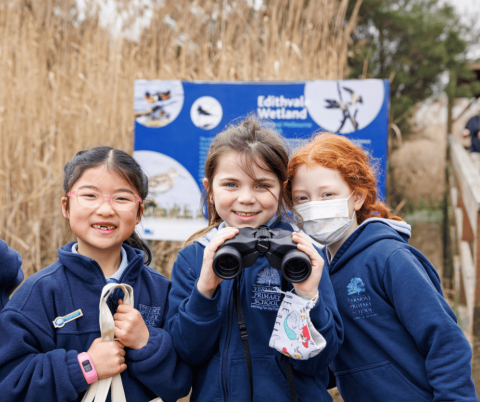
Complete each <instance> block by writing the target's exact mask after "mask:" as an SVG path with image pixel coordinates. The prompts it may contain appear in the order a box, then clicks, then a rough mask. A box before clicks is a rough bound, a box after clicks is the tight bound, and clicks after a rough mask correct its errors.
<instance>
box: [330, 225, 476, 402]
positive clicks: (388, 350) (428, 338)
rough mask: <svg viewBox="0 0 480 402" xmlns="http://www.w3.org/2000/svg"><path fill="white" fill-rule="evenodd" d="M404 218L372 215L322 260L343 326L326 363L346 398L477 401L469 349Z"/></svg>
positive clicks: (361, 401)
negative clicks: (335, 351) (341, 336)
mask: <svg viewBox="0 0 480 402" xmlns="http://www.w3.org/2000/svg"><path fill="white" fill-rule="evenodd" d="M409 237H410V226H409V225H407V224H406V223H405V222H395V221H392V220H387V219H380V218H372V219H368V220H366V221H365V222H364V223H363V224H362V225H360V227H358V228H357V229H356V230H355V231H354V232H353V233H352V234H351V235H350V236H349V237H348V238H347V240H346V241H345V243H344V244H343V245H342V246H341V247H340V249H339V250H338V251H337V253H336V254H335V256H334V257H333V259H332V261H331V262H328V261H329V255H328V252H327V249H326V248H324V249H323V250H322V252H323V253H324V256H325V260H326V261H327V266H328V269H329V271H330V278H331V281H332V284H333V287H334V289H335V295H336V297H337V304H338V309H339V310H340V314H341V316H342V321H343V324H344V326H345V339H344V342H343V345H342V347H341V348H340V350H339V352H338V354H337V356H336V358H335V360H334V361H333V363H332V364H331V369H332V371H333V372H334V373H335V376H336V380H337V386H338V388H339V390H340V393H341V394H342V397H343V399H344V400H345V402H385V401H388V402H413V401H435V402H440V401H456V402H467V401H468V402H473V401H477V400H478V399H477V396H476V394H475V388H474V385H473V382H472V379H471V365H470V360H471V358H472V351H471V348H470V345H469V343H468V341H467V339H466V338H465V336H464V334H463V332H462V330H461V329H460V327H459V326H458V325H457V323H456V317H455V314H454V313H453V311H452V310H451V308H450V307H449V305H448V304H447V302H446V301H445V299H444V298H443V294H442V290H441V286H440V279H439V276H438V274H437V271H436V270H435V268H434V267H433V266H432V264H431V263H430V262H429V261H428V260H427V259H426V258H425V257H424V256H423V255H422V254H421V253H420V252H419V251H418V250H416V249H415V248H413V247H411V246H409V245H408V238H409Z"/></svg>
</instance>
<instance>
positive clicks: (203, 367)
mask: <svg viewBox="0 0 480 402" xmlns="http://www.w3.org/2000/svg"><path fill="white" fill-rule="evenodd" d="M271 227H272V228H275V227H282V228H283V229H286V230H292V229H291V227H290V226H289V225H286V224H282V223H274V224H273V225H272V226H271ZM216 231H217V229H212V231H211V232H209V233H208V234H207V236H206V238H204V239H202V240H200V241H199V242H196V243H193V244H192V245H190V246H188V247H185V248H184V249H183V250H181V251H180V253H179V255H178V257H177V259H176V261H175V264H174V266H173V270H172V289H171V291H170V295H169V306H170V308H169V312H168V319H167V328H168V331H169V332H170V334H171V336H172V339H173V342H174V344H175V348H176V350H177V352H178V354H179V355H180V357H181V358H182V359H183V360H184V361H186V362H188V363H190V364H191V365H192V366H194V374H195V375H194V383H193V391H192V396H191V400H192V401H205V402H207V401H208V402H217V401H232V402H236V401H249V384H248V375H247V366H246V363H245V357H244V352H243V348H242V342H241V339H240V332H239V329H238V323H237V318H236V314H235V307H234V305H233V303H232V289H233V284H234V281H233V280H226V281H222V282H221V284H220V286H219V287H218V288H217V291H216V294H215V296H214V297H213V298H212V299H209V298H206V297H204V296H203V295H202V294H201V293H200V292H199V291H198V289H197V286H196V283H197V279H198V278H199V276H200V271H201V268H202V261H203V252H204V249H205V246H206V244H208V242H209V239H211V238H212V237H213V236H214V235H215V233H216ZM280 281H281V273H280V271H277V270H275V269H273V268H272V267H270V265H269V264H268V261H267V259H266V258H265V257H264V256H261V257H259V258H258V259H257V261H256V262H255V264H254V265H253V266H251V267H249V268H246V269H244V271H243V274H242V276H241V278H240V281H239V294H240V298H241V300H242V307H243V312H244V316H245V321H246V325H247V329H248V335H249V337H248V343H249V347H250V353H251V360H252V366H253V399H254V401H258V402H260V401H262V402H264V401H275V402H282V401H291V396H290V391H289V386H288V382H287V378H286V373H285V366H284V362H281V361H280V353H279V352H277V351H276V350H275V349H273V348H270V347H269V346H268V343H269V339H270V336H271V334H272V331H273V327H274V325H275V318H276V316H277V311H278V307H279V305H280V294H279V293H272V291H274V288H275V287H277V286H278V287H280V285H281V282H280ZM289 288H290V289H292V286H291V284H289ZM319 292H320V298H319V301H318V302H317V304H316V306H315V307H314V308H313V309H312V310H311V311H310V316H311V319H312V323H313V325H314V326H315V328H316V329H317V330H318V331H319V332H320V333H321V334H322V335H323V337H324V338H325V340H326V342H327V345H326V348H325V349H324V350H323V351H322V352H321V353H320V354H318V355H317V356H315V357H313V358H311V359H310V360H304V361H300V360H294V359H290V360H291V363H292V366H293V376H294V380H295V386H296V391H297V395H298V399H299V401H309V402H311V401H331V400H332V399H331V397H330V395H329V394H328V392H327V390H326V386H327V383H328V364H329V363H330V362H331V361H332V359H333V358H334V356H335V355H336V353H337V350H338V347H339V345H340V344H341V341H342V336H343V329H342V323H341V320H340V317H339V314H338V311H337V306H336V302H335V296H334V293H333V289H332V285H331V283H330V278H329V276H328V272H327V271H326V270H324V272H323V275H322V279H321V281H320V285H319Z"/></svg>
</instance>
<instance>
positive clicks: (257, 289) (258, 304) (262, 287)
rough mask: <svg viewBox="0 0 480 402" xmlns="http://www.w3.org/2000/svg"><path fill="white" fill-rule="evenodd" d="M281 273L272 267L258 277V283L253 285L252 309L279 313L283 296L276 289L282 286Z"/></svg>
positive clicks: (261, 272)
mask: <svg viewBox="0 0 480 402" xmlns="http://www.w3.org/2000/svg"><path fill="white" fill-rule="evenodd" d="M281 284H282V280H281V278H280V272H279V271H278V270H276V269H275V268H272V267H266V268H265V269H264V270H262V271H260V272H259V273H258V275H257V283H255V284H254V285H253V296H252V304H251V307H253V308H258V309H260V310H273V311H277V310H278V308H279V307H280V296H281V294H280V293H279V292H277V291H276V289H275V288H276V287H278V286H281Z"/></svg>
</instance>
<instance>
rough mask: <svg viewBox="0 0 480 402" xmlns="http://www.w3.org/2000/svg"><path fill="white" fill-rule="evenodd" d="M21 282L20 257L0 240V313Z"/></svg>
mask: <svg viewBox="0 0 480 402" xmlns="http://www.w3.org/2000/svg"><path fill="white" fill-rule="evenodd" d="M22 281H23V271H22V257H20V254H19V253H18V252H17V251H15V250H13V249H11V248H10V247H8V246H7V243H5V242H4V241H3V240H1V239H0V312H1V311H2V310H3V308H4V307H5V304H7V302H8V299H9V297H10V295H11V294H12V293H13V291H14V290H15V288H16V287H17V286H18V285H20V284H21V283H22Z"/></svg>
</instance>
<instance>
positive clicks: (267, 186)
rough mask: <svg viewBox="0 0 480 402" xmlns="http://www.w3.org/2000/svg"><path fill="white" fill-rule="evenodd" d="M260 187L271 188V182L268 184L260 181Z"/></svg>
mask: <svg viewBox="0 0 480 402" xmlns="http://www.w3.org/2000/svg"><path fill="white" fill-rule="evenodd" d="M257 187H258V188H260V189H267V188H270V184H267V183H259V184H258V185H257Z"/></svg>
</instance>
